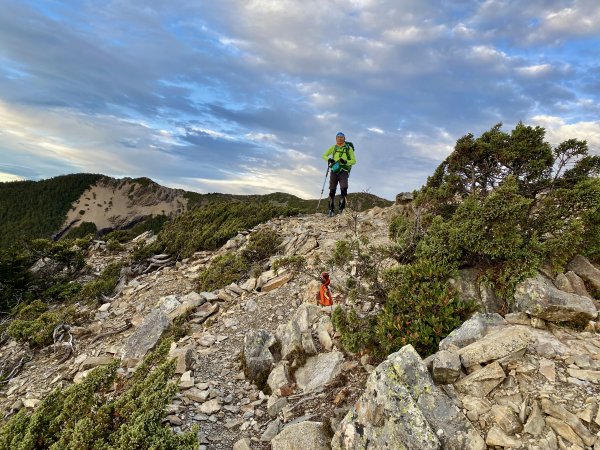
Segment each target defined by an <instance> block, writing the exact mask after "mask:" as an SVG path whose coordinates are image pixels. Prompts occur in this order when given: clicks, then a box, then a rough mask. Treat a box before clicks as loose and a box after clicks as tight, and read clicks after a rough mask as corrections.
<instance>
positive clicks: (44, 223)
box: [0, 173, 393, 248]
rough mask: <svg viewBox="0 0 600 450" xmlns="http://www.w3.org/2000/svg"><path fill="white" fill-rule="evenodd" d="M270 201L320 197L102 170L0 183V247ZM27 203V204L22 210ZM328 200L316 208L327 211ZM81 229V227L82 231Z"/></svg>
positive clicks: (292, 202)
mask: <svg viewBox="0 0 600 450" xmlns="http://www.w3.org/2000/svg"><path fill="white" fill-rule="evenodd" d="M348 199H349V204H350V206H351V207H352V208H354V209H356V210H359V211H363V210H366V209H368V208H371V207H373V206H389V205H391V204H393V202H392V201H389V200H386V199H382V198H380V197H377V196H375V195H373V194H369V193H351V194H350V195H349V198H348ZM223 201H237V202H258V203H270V204H273V205H275V206H288V207H293V208H298V210H300V211H301V212H313V211H316V210H317V204H318V200H316V199H309V200H305V199H301V198H299V197H296V196H294V195H292V194H287V193H283V192H273V193H270V194H260V195H259V194H249V195H239V194H226V193H206V194H202V193H197V192H193V191H186V190H183V189H175V188H170V187H166V186H162V185H160V184H158V183H156V182H154V181H153V180H151V179H150V178H147V177H142V178H129V177H125V178H120V179H119V178H112V177H109V176H106V175H102V174H87V173H81V174H70V175H60V176H57V177H53V178H49V179H46V180H39V181H29V180H26V181H11V182H4V183H0V248H2V247H8V246H10V245H11V244H14V243H16V242H19V241H23V240H29V239H34V238H50V237H52V238H54V239H60V238H62V237H64V236H66V235H67V234H69V233H70V232H73V231H76V230H77V228H79V227H82V226H83V227H82V228H81V229H80V231H81V233H80V234H84V233H88V232H90V231H94V232H97V234H98V235H103V234H106V233H107V232H110V231H113V230H120V229H128V228H131V227H132V226H134V225H136V224H138V223H140V222H143V221H145V220H147V219H149V218H152V217H156V216H166V217H175V216H178V215H181V214H182V213H184V212H186V211H189V210H191V209H195V208H198V207H203V206H206V205H208V204H211V203H214V202H223ZM23 205H27V206H28V207H27V208H23ZM325 208H326V202H325V201H321V204H320V209H322V210H323V211H325ZM83 230H85V231H83Z"/></svg>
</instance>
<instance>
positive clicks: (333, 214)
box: [327, 209, 335, 217]
mask: <svg viewBox="0 0 600 450" xmlns="http://www.w3.org/2000/svg"><path fill="white" fill-rule="evenodd" d="M327 216H328V217H333V216H335V212H334V211H333V209H330V210H329V212H328V213H327Z"/></svg>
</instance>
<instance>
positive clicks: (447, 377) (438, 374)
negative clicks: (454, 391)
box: [431, 350, 461, 384]
mask: <svg viewBox="0 0 600 450" xmlns="http://www.w3.org/2000/svg"><path fill="white" fill-rule="evenodd" d="M460 369H461V363H460V357H459V356H458V354H457V353H454V352H451V351H448V350H441V351H439V352H437V353H436V354H435V355H434V356H433V361H432V370H431V376H432V377H433V380H434V381H435V382H436V383H438V384H451V383H454V382H455V381H456V380H457V379H458V377H459V376H460Z"/></svg>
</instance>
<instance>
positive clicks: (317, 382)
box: [295, 351, 344, 392]
mask: <svg viewBox="0 0 600 450" xmlns="http://www.w3.org/2000/svg"><path fill="white" fill-rule="evenodd" d="M343 362H344V355H342V354H341V353H340V352H338V351H333V352H328V353H319V354H318V355H316V356H312V357H310V358H308V359H307V360H306V363H305V364H304V366H302V367H300V368H299V369H298V370H297V371H296V373H295V376H296V383H297V384H298V387H299V388H300V389H302V390H303V391H304V392H312V391H317V390H319V389H321V388H323V387H324V386H325V385H326V384H328V383H329V382H331V381H333V379H334V378H335V377H336V376H337V375H339V373H340V372H341V370H342V364H343Z"/></svg>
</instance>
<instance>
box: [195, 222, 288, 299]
mask: <svg viewBox="0 0 600 450" xmlns="http://www.w3.org/2000/svg"><path fill="white" fill-rule="evenodd" d="M280 243H281V237H280V236H279V235H278V234H277V232H275V231H274V230H272V229H270V228H266V229H262V230H258V231H255V232H253V233H252V234H251V235H250V237H249V238H248V245H247V246H246V247H245V248H244V249H243V250H242V251H241V252H240V253H239V254H235V253H225V254H224V255H221V256H218V257H216V258H215V259H214V260H213V261H212V262H211V264H210V266H209V267H208V268H207V269H205V270H203V271H202V272H201V273H200V276H199V277H198V287H199V289H200V290H202V291H212V290H215V289H219V288H222V287H225V286H227V285H228V284H231V283H238V282H239V281H241V280H242V279H243V278H244V277H246V276H248V275H249V274H250V275H252V276H258V275H260V273H262V269H261V267H260V264H259V263H260V262H261V261H264V260H265V259H268V258H270V257H271V256H273V255H274V254H275V253H276V252H277V247H278V246H279V244H280Z"/></svg>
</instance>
